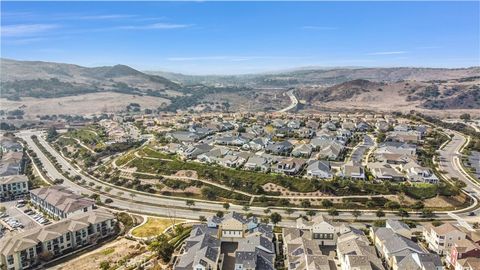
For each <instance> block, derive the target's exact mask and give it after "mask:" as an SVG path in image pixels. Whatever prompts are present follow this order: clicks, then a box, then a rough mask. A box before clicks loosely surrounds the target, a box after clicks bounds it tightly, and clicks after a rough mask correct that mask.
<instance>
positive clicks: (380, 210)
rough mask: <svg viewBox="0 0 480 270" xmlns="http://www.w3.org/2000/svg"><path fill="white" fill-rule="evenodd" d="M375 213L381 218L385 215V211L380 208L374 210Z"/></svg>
mask: <svg viewBox="0 0 480 270" xmlns="http://www.w3.org/2000/svg"><path fill="white" fill-rule="evenodd" d="M375 215H376V216H377V217H378V218H382V217H384V216H385V212H383V210H382V209H378V210H377V212H375Z"/></svg>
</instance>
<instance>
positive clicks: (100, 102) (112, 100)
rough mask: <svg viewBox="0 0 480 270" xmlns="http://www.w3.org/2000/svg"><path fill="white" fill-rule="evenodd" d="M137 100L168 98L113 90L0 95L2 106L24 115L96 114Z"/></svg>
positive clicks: (157, 102) (150, 103) (154, 102)
mask: <svg viewBox="0 0 480 270" xmlns="http://www.w3.org/2000/svg"><path fill="white" fill-rule="evenodd" d="M132 102H134V103H138V104H140V106H141V107H142V109H143V108H150V109H156V108H158V107H160V106H162V104H163V105H165V104H169V103H170V101H169V100H168V99H164V98H160V97H151V96H138V95H129V94H120V93H113V92H103V93H91V94H84V95H78V96H69V97H61V98H22V100H20V101H11V100H7V99H4V98H2V99H0V104H1V107H2V109H3V110H7V111H10V110H15V109H21V110H23V111H24V112H25V118H27V119H34V118H35V117H36V115H47V114H48V115H52V114H82V115H83V114H95V113H97V114H98V113H106V112H118V111H121V110H125V108H126V106H127V105H128V104H130V103H132Z"/></svg>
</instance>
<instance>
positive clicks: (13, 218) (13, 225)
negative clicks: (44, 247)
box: [0, 201, 46, 234]
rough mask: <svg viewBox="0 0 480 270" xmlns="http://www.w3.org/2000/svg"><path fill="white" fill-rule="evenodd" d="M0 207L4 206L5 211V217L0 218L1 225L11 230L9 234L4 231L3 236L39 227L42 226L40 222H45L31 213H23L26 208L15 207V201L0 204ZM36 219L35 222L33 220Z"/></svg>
mask: <svg viewBox="0 0 480 270" xmlns="http://www.w3.org/2000/svg"><path fill="white" fill-rule="evenodd" d="M0 206H4V207H5V210H6V211H5V216H4V217H2V218H0V220H1V223H2V225H3V226H5V227H6V228H9V229H12V231H10V232H7V231H5V234H15V233H17V232H22V231H25V230H30V229H33V228H36V227H40V226H42V224H41V221H43V220H46V219H41V218H40V217H39V216H40V214H37V216H36V215H35V214H36V213H35V212H33V211H32V212H30V213H31V214H30V215H28V214H27V213H24V211H26V210H27V209H28V208H27V207H26V206H25V205H23V206H22V204H20V205H19V206H18V207H17V201H9V202H2V203H0ZM36 217H38V218H37V220H35V218H36Z"/></svg>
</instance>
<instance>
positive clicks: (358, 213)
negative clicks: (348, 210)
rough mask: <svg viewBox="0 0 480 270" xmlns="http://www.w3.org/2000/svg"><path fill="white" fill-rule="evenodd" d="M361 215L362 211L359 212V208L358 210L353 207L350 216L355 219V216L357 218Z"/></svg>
mask: <svg viewBox="0 0 480 270" xmlns="http://www.w3.org/2000/svg"><path fill="white" fill-rule="evenodd" d="M361 215H362V212H360V210H358V209H354V210H353V211H352V216H354V217H355V220H357V218H358V217H359V216H361Z"/></svg>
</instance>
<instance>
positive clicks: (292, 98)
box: [278, 90, 298, 113]
mask: <svg viewBox="0 0 480 270" xmlns="http://www.w3.org/2000/svg"><path fill="white" fill-rule="evenodd" d="M286 94H287V96H288V97H289V98H290V102H291V103H290V105H288V107H285V108H283V109H281V110H279V111H278V112H281V113H282V112H287V111H290V110H292V109H294V108H295V107H297V105H298V99H297V97H296V96H295V95H294V94H293V90H290V91H288V92H287V93H286Z"/></svg>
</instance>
